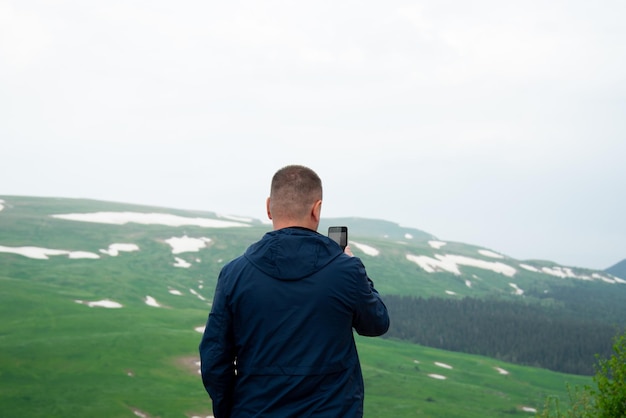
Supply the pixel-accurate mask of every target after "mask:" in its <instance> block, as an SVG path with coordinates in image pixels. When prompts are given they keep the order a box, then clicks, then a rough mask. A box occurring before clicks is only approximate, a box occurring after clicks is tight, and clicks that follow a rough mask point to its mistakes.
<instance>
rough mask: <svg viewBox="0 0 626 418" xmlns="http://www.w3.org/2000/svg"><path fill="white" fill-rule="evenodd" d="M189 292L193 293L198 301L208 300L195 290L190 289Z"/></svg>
mask: <svg viewBox="0 0 626 418" xmlns="http://www.w3.org/2000/svg"><path fill="white" fill-rule="evenodd" d="M189 292H191V294H192V295H194V296H197V297H198V299H200V300H206V298H205V297H204V296H202V295H201V294H200V293H198V292H196V291H195V290H193V289H189Z"/></svg>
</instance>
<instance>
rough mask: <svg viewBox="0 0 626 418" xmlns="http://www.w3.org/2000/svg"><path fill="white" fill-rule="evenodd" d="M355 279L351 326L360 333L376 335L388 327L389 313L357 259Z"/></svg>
mask: <svg viewBox="0 0 626 418" xmlns="http://www.w3.org/2000/svg"><path fill="white" fill-rule="evenodd" d="M358 263H359V266H358V277H357V279H356V298H357V299H356V308H355V312H354V315H353V318H352V326H353V327H354V329H355V330H356V332H357V333H359V334H360V335H365V336H369V337H377V336H379V335H383V334H384V333H386V332H387V330H388V329H389V313H388V312H387V307H386V306H385V304H384V302H383V300H382V298H381V297H380V295H379V294H378V292H377V291H376V289H374V283H373V282H372V280H371V279H370V278H369V277H368V276H367V273H366V271H365V267H364V266H363V263H362V262H361V261H360V260H359V262H358Z"/></svg>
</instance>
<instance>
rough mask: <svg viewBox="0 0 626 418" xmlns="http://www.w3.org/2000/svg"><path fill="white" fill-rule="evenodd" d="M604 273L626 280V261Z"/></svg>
mask: <svg viewBox="0 0 626 418" xmlns="http://www.w3.org/2000/svg"><path fill="white" fill-rule="evenodd" d="M604 271H605V272H607V273H609V274H611V275H613V276H616V277H619V278H620V279H624V280H626V259H624V260H622V261H620V262H619V263H617V264H615V265H614V266H611V267H609V268H608V269H606V270H604Z"/></svg>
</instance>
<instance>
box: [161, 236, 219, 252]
mask: <svg viewBox="0 0 626 418" xmlns="http://www.w3.org/2000/svg"><path fill="white" fill-rule="evenodd" d="M165 242H166V243H168V244H169V245H170V247H172V254H180V253H186V252H197V251H199V250H200V249H201V248H205V247H206V245H207V244H208V243H209V242H211V238H204V237H203V238H190V237H188V236H187V235H183V236H182V237H172V238H169V239H166V240H165Z"/></svg>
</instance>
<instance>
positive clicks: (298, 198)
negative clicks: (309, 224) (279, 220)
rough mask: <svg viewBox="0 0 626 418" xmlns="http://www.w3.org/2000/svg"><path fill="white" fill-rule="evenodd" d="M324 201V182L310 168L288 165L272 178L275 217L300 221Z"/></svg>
mask: <svg viewBox="0 0 626 418" xmlns="http://www.w3.org/2000/svg"><path fill="white" fill-rule="evenodd" d="M320 199H322V180H321V179H320V178H319V176H318V175H317V174H316V173H315V171H313V170H311V169H310V168H308V167H305V166H302V165H288V166H286V167H283V168H281V169H280V170H278V171H277V172H276V174H274V177H272V185H271V190H270V211H271V213H272V216H274V217H283V218H289V219H299V218H302V217H304V216H306V215H307V211H308V210H309V209H310V207H311V205H312V204H313V203H315V202H316V201H317V200H320Z"/></svg>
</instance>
